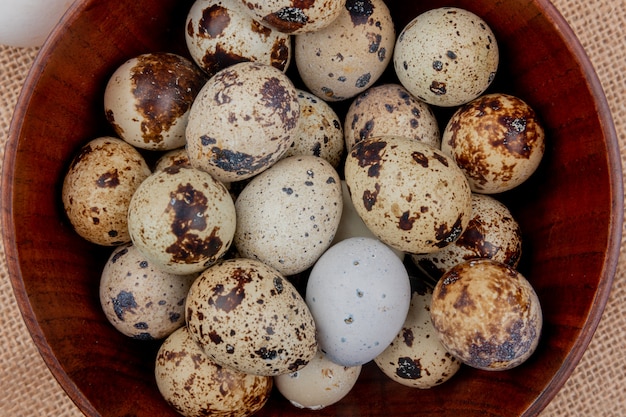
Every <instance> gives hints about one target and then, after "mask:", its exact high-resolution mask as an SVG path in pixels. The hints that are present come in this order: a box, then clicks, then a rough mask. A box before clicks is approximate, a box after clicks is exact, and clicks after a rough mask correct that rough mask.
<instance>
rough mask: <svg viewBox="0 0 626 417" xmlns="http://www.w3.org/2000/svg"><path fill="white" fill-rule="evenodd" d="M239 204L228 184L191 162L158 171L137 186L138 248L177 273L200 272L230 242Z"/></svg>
mask: <svg viewBox="0 0 626 417" xmlns="http://www.w3.org/2000/svg"><path fill="white" fill-rule="evenodd" d="M235 224H236V214H235V204H234V202H233V200H232V198H231V197H230V194H229V193H228V190H227V189H226V187H225V186H224V185H223V184H222V183H221V182H219V181H217V180H216V179H214V178H213V177H212V176H211V175H209V174H207V173H206V172H203V171H200V170H198V169H195V168H192V167H189V166H183V165H179V166H174V167H170V168H165V169H162V170H160V171H156V172H155V173H154V174H152V175H151V176H150V177H149V178H147V179H146V180H145V181H144V182H143V183H142V184H141V185H140V186H139V188H138V189H137V191H136V192H135V194H134V195H133V198H132V200H131V202H130V205H129V208H128V227H129V231H130V236H131V239H132V241H133V243H134V244H135V245H136V246H137V249H139V251H140V252H141V253H143V254H144V256H145V257H146V258H147V259H149V260H150V261H151V262H154V263H155V264H157V265H158V266H159V268H160V269H162V270H164V271H166V272H170V273H173V274H190V273H194V272H200V271H202V270H203V269H205V268H207V267H209V266H210V265H212V264H213V263H215V262H216V261H217V260H218V259H219V258H220V257H222V256H223V255H224V253H226V251H227V250H228V248H229V247H230V245H231V243H232V239H233V235H234V233H235Z"/></svg>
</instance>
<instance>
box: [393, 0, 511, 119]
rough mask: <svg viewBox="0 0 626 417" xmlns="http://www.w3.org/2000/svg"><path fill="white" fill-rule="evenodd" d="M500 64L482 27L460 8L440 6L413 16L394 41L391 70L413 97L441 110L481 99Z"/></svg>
mask: <svg viewBox="0 0 626 417" xmlns="http://www.w3.org/2000/svg"><path fill="white" fill-rule="evenodd" d="M499 60H500V54H499V50H498V44H497V42H496V38H495V36H494V34H493V32H492V31H491V28H490V27H489V26H488V25H487V23H486V22H485V21H484V20H483V19H482V18H480V17H479V16H476V15H475V14H474V13H471V12H469V11H467V10H464V9H459V8H454V7H442V8H438V9H433V10H429V11H427V12H424V13H422V14H421V15H419V16H417V17H416V18H415V19H413V20H412V21H411V22H409V24H408V25H406V26H405V27H404V29H403V30H402V32H400V35H399V36H398V40H397V41H396V45H395V51H394V56H393V62H394V67H395V70H396V74H397V75H398V79H399V80H400V83H401V84H402V85H403V86H404V87H406V89H407V90H409V91H410V92H411V93H412V94H413V95H415V96H416V97H418V98H419V99H421V100H424V101H425V102H427V103H429V104H433V105H436V106H442V107H450V106H458V105H461V104H465V103H467V102H469V101H471V100H473V99H475V98H476V97H478V96H480V95H481V94H483V93H484V92H485V90H486V89H487V88H488V87H489V86H490V85H491V83H492V81H493V79H494V78H495V75H496V72H497V69H498V65H499Z"/></svg>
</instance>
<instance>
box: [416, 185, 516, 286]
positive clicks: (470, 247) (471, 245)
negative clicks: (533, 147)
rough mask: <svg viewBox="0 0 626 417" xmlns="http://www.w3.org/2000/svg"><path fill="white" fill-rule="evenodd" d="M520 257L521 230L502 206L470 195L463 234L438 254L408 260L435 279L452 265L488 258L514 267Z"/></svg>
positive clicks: (490, 200)
mask: <svg viewBox="0 0 626 417" xmlns="http://www.w3.org/2000/svg"><path fill="white" fill-rule="evenodd" d="M521 256H522V231H521V228H520V226H519V224H518V223H517V221H516V220H515V218H514V217H513V215H512V214H511V211H510V210H509V209H508V207H506V206H505V205H504V204H503V203H501V202H500V201H498V200H496V199H495V198H493V197H491V196H488V195H484V194H476V193H474V194H473V195H472V219H471V220H470V222H469V224H468V225H467V227H466V228H465V230H464V231H463V234H461V236H460V237H459V238H458V239H457V240H456V241H455V242H454V243H452V244H450V245H448V246H446V247H445V248H443V249H442V250H440V251H437V252H434V253H428V254H419V255H417V254H414V255H412V256H411V260H412V261H413V263H415V265H416V266H418V267H419V268H420V269H421V270H422V271H423V272H424V273H426V274H427V275H429V276H430V277H431V278H433V279H435V280H438V279H439V278H441V276H442V275H443V274H444V273H445V272H446V271H447V270H448V269H450V268H452V267H453V266H455V265H456V264H459V263H462V262H465V261H468V260H470V259H476V258H488V259H493V260H496V261H498V262H502V263H504V264H506V265H508V266H510V267H512V268H517V265H518V263H519V260H520V258H521Z"/></svg>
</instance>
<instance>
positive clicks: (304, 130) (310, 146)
mask: <svg viewBox="0 0 626 417" xmlns="http://www.w3.org/2000/svg"><path fill="white" fill-rule="evenodd" d="M298 101H299V102H300V124H299V127H298V132H297V134H295V135H294V141H293V144H292V145H291V147H289V149H287V152H285V153H284V154H283V158H285V157H287V156H295V155H313V156H319V157H321V158H324V159H325V160H327V161H328V162H330V164H331V165H332V166H333V167H334V168H338V167H339V165H340V163H341V161H342V158H343V156H344V139H343V127H342V126H341V123H340V122H339V117H337V113H335V110H333V108H332V107H330V105H328V103H326V102H325V101H324V100H321V99H320V98H319V97H317V96H315V95H313V94H311V93H309V92H307V91H304V90H300V89H298Z"/></svg>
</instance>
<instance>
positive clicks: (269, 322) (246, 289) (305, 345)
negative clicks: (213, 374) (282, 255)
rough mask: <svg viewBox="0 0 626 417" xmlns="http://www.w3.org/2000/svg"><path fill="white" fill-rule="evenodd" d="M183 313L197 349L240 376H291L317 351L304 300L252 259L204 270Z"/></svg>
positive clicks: (222, 262) (284, 281) (274, 274)
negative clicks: (242, 373) (244, 374)
mask: <svg viewBox="0 0 626 417" xmlns="http://www.w3.org/2000/svg"><path fill="white" fill-rule="evenodd" d="M185 312H186V313H185V318H186V321H187V326H188V328H189V333H190V334H191V336H192V338H193V339H194V340H195V341H196V342H197V343H198V345H199V346H200V347H201V348H202V350H203V351H204V352H205V353H206V354H207V355H208V356H209V357H211V359H212V360H214V361H215V362H217V363H219V364H221V365H223V366H228V367H230V368H233V369H236V370H238V371H240V372H244V373H248V374H254V375H266V376H276V375H281V374H285V373H289V372H295V371H298V370H300V369H301V368H303V367H304V366H306V364H308V363H309V361H311V359H313V357H314V356H315V354H316V353H317V341H316V339H315V329H316V328H315V322H314V321H313V317H312V316H311V312H310V311H309V308H308V307H307V305H306V303H305V302H304V299H303V298H302V297H301V296H300V294H299V293H298V291H297V290H296V288H295V287H294V286H293V284H291V283H290V282H289V281H288V280H287V279H286V278H284V277H283V275H281V274H280V273H279V272H278V271H276V270H275V269H273V268H271V267H269V266H267V265H265V264H264V263H262V262H260V261H257V260H253V259H246V258H232V259H228V260H224V261H221V262H219V263H217V264H215V265H213V266H212V267H210V268H208V269H207V270H206V271H204V272H203V273H202V274H201V275H200V276H199V277H198V278H197V279H196V281H195V282H194V283H193V285H192V286H191V289H190V290H189V294H188V295H187V301H186V305H185Z"/></svg>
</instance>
